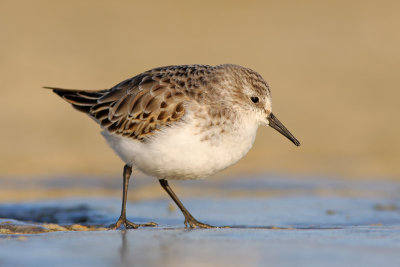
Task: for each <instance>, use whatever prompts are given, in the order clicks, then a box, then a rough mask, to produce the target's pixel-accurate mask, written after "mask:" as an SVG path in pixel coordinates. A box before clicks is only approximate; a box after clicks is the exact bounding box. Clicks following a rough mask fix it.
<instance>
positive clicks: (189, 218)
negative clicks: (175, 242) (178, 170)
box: [159, 179, 217, 228]
mask: <svg viewBox="0 0 400 267" xmlns="http://www.w3.org/2000/svg"><path fill="white" fill-rule="evenodd" d="M159 181H160V184H161V186H162V188H164V190H165V191H167V193H168V195H169V196H170V197H171V198H172V199H173V200H174V202H175V204H176V205H177V206H178V207H179V208H180V210H181V211H182V213H183V215H184V216H185V226H186V227H188V226H189V227H191V228H196V227H199V228H217V227H215V226H211V225H209V224H205V223H202V222H199V221H198V220H196V219H195V218H194V217H193V215H192V214H190V212H189V211H188V210H187V209H186V208H185V206H183V204H182V202H181V201H180V200H179V198H178V197H177V196H176V195H175V193H174V191H172V189H171V187H169V185H168V181H167V180H165V179H160V180H159Z"/></svg>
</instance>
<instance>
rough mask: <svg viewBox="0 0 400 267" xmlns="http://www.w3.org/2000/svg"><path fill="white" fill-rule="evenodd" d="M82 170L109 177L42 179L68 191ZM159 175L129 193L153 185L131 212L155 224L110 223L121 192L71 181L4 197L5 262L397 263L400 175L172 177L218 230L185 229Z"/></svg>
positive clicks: (1, 240) (1, 237)
mask: <svg viewBox="0 0 400 267" xmlns="http://www.w3.org/2000/svg"><path fill="white" fill-rule="evenodd" d="M79 180H81V182H82V183H81V184H82V186H83V188H84V189H86V190H88V191H90V188H92V189H93V190H94V191H96V188H97V187H99V186H100V185H102V184H103V182H102V180H101V179H98V180H96V179H92V178H87V179H86V180H85V178H81V179H76V180H71V179H69V180H65V178H60V179H59V181H58V182H54V180H49V181H52V182H51V183H46V182H45V180H43V181H42V183H41V186H40V187H41V188H46V186H47V189H49V190H57V189H58V188H61V187H62V188H64V189H65V190H66V192H67V191H68V190H67V189H68V188H69V189H73V188H74V187H75V186H76V185H77V184H79V183H78V182H79ZM88 181H90V182H88ZM8 184H9V186H8V189H10V188H12V186H11V184H10V182H9V183H8ZM152 184H155V181H153V180H151V179H139V181H138V182H137V183H136V187H134V188H132V190H131V191H130V195H134V194H135V193H136V194H138V195H141V194H145V191H150V196H152V197H148V198H147V199H144V200H142V201H138V200H133V201H130V202H129V203H128V218H129V219H130V220H132V221H134V222H137V223H143V222H147V221H155V222H157V223H158V224H159V226H158V227H155V228H140V229H136V230H127V231H125V230H119V231H114V230H106V229H105V228H104V227H105V226H107V225H109V224H111V223H113V222H114V221H115V220H116V219H117V217H118V215H119V209H120V199H119V195H114V193H111V194H108V195H107V194H105V195H103V196H100V195H98V196H95V195H93V196H83V195H80V196H79V194H76V192H74V190H71V192H72V193H71V195H69V196H68V195H66V194H63V195H61V196H60V197H52V198H51V199H45V198H41V199H40V200H32V199H31V200H29V201H28V200H23V199H20V200H19V201H11V202H9V203H4V202H3V203H4V204H1V205H0V218H3V219H1V220H0V229H1V230H0V231H1V233H2V234H0V246H1V247H2V249H1V250H0V264H1V266H15V265H18V266H27V265H29V266H39V265H40V266H46V265H57V266H60V265H61V266H67V265H68V266H71V265H74V266H88V265H98V266H110V265H126V266H132V265H136V266H189V265H190V266H221V265H228V266H260V265H280V266H293V265H296V266H322V265H323V266H338V265H341V266H376V265H378V264H384V265H385V266H398V265H399V264H400V259H399V257H398V251H399V249H400V243H399V240H400V199H399V195H400V194H399V193H400V184H398V183H392V182H388V181H381V182H378V181H364V182H353V183H349V182H343V181H337V180H329V179H317V178H316V179H311V178H307V179H298V178H287V177H281V176H273V175H270V176H257V177H248V178H244V179H240V178H237V179H232V180H218V181H214V182H212V181H196V182H179V183H171V185H174V187H176V191H177V193H178V194H180V195H182V201H183V202H184V203H185V205H186V206H187V208H188V209H189V210H190V211H191V212H192V214H193V215H195V217H196V218H197V219H199V220H201V221H203V222H206V223H210V224H213V225H216V226H224V225H229V226H232V227H233V228H231V229H211V230H203V229H194V230H189V229H185V228H184V224H183V216H182V215H181V213H180V212H179V211H178V210H176V209H175V208H174V206H173V205H171V201H170V200H169V199H168V198H167V197H166V196H165V195H164V194H165V193H164V192H163V191H162V190H161V188H160V189H159V193H160V194H157V193H155V192H152V193H151V191H152V190H153V189H152V188H153V187H152V186H151V185H152ZM103 185H104V184H103ZM118 187H119V181H115V183H109V184H108V185H105V190H109V192H114V191H113V190H115V191H116V192H117V191H118V190H119V188H118ZM15 190H16V191H17V189H15ZM154 191H156V189H155V188H154ZM199 192H202V194H201V193H199ZM22 252H23V255H24V256H23V257H22V256H21V253H22Z"/></svg>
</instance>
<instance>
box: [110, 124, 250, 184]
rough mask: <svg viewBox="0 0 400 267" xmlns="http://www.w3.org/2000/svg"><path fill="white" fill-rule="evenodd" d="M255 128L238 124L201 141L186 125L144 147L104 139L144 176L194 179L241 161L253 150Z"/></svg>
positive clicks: (120, 139) (128, 141) (119, 138)
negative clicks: (210, 138)
mask: <svg viewBox="0 0 400 267" xmlns="http://www.w3.org/2000/svg"><path fill="white" fill-rule="evenodd" d="M257 128H258V124H257V123H256V122H255V121H254V120H240V122H239V121H238V122H237V123H235V124H234V125H233V128H232V129H230V130H229V131H225V132H224V133H223V134H219V132H220V130H219V129H218V128H215V129H214V130H215V131H216V134H215V135H214V136H213V139H212V140H204V136H203V135H201V134H199V133H198V131H196V127H195V122H194V121H187V122H182V123H179V124H177V125H175V126H173V127H168V128H166V129H164V130H163V131H162V132H160V133H158V134H157V135H156V136H154V137H153V138H152V139H151V140H150V141H149V142H145V143H142V142H140V141H137V140H134V139H131V138H126V137H122V136H118V135H114V134H110V133H108V132H107V131H103V135H104V137H105V138H106V140H107V142H108V144H109V145H110V146H111V147H112V148H113V149H114V151H115V152H116V153H117V154H118V155H119V156H120V157H121V158H122V160H124V161H125V163H127V164H129V165H132V166H133V167H135V168H137V169H139V170H140V171H142V172H143V173H145V174H148V175H151V176H155V177H157V178H159V179H161V178H163V179H196V178H201V177H206V176H209V175H212V174H214V173H216V172H218V171H220V170H222V169H225V168H227V167H229V166H231V165H232V164H234V163H236V162H237V161H238V160H240V159H241V158H242V157H243V156H244V155H245V154H246V153H247V152H248V151H249V150H250V148H251V147H252V145H253V143H254V139H255V136H256V131H257ZM217 131H218V132H217Z"/></svg>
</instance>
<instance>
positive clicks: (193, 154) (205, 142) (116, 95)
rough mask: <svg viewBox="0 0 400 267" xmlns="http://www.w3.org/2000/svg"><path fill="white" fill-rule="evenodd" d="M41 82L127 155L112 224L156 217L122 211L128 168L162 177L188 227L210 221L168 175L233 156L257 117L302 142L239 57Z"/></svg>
mask: <svg viewBox="0 0 400 267" xmlns="http://www.w3.org/2000/svg"><path fill="white" fill-rule="evenodd" d="M45 88H48V89H52V90H53V91H54V93H56V94H58V95H59V96H60V97H62V98H63V99H64V100H66V101H67V102H69V103H70V104H72V106H73V107H74V108H75V109H77V110H79V111H81V112H83V113H86V114H87V115H89V116H90V117H91V118H92V119H94V120H95V121H96V122H97V123H98V124H100V125H101V128H102V129H103V131H102V134H103V136H104V137H105V139H106V141H107V143H108V144H109V145H110V147H111V148H112V149H113V150H114V151H115V152H116V153H117V155H118V156H119V157H120V158H121V159H122V160H123V161H124V162H125V166H124V171H123V194H122V208H121V215H120V217H119V219H118V221H117V222H116V223H115V224H113V225H112V226H111V227H112V228H114V229H117V228H119V227H121V226H122V225H123V226H124V227H125V228H137V227H139V226H155V225H157V224H155V223H152V222H150V223H148V224H135V223H133V222H130V221H128V220H127V218H126V200H127V194H128V184H129V179H130V176H131V172H132V168H136V169H138V170H139V171H141V172H143V173H145V174H147V175H150V176H153V177H155V178H157V179H159V182H160V184H161V186H162V188H163V189H164V190H165V191H166V192H167V193H168V195H169V196H170V197H171V198H172V199H173V200H174V202H175V203H176V205H177V206H178V207H179V208H180V210H181V211H182V213H183V215H184V216H185V225H186V227H191V228H196V227H200V228H212V227H214V226H211V225H209V224H206V223H202V222H199V221H198V220H196V219H195V218H194V217H193V216H192V215H191V214H190V212H189V211H188V210H187V209H186V208H185V207H184V205H183V204H182V202H181V201H180V200H179V198H178V197H177V196H176V195H175V193H174V192H173V191H172V189H171V187H170V186H169V184H168V181H169V180H173V179H178V180H179V179H198V178H202V177H207V176H210V175H212V174H214V173H216V172H218V171H221V170H223V169H225V168H227V167H229V166H231V165H233V164H235V163H236V162H237V161H239V160H240V159H241V158H242V157H243V156H244V155H245V154H246V153H247V152H248V151H249V150H250V148H251V147H252V145H253V143H254V139H255V137H256V132H257V129H258V127H259V126H260V125H269V126H270V127H272V128H273V129H275V130H277V131H278V132H279V133H281V134H282V135H284V136H285V137H287V138H288V139H289V140H290V141H292V142H293V143H294V144H295V145H296V146H299V145H300V142H299V141H298V140H297V139H296V138H295V137H294V136H293V135H292V134H291V133H290V132H289V130H288V129H286V127H285V126H284V125H283V124H282V123H281V122H280V121H279V120H278V119H277V117H276V116H275V115H274V114H273V113H272V105H271V104H272V103H271V90H270V88H269V86H268V84H267V83H266V82H265V80H264V79H263V78H262V77H261V75H260V74H258V73H257V72H255V71H253V70H251V69H248V68H245V67H242V66H239V65H232V64H224V65H218V66H208V65H180V66H166V67H160V68H154V69H152V70H149V71H146V72H143V73H141V74H139V75H136V76H134V77H132V78H130V79H127V80H125V81H123V82H121V83H119V84H117V85H115V86H114V87H112V88H111V89H106V90H96V91H89V90H69V89H61V88H55V87H45Z"/></svg>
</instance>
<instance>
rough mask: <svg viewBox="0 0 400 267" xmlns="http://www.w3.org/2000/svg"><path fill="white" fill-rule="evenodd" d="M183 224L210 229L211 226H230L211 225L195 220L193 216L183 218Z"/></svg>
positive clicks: (188, 226) (189, 226)
mask: <svg viewBox="0 0 400 267" xmlns="http://www.w3.org/2000/svg"><path fill="white" fill-rule="evenodd" d="M185 226H186V227H187V228H203V229H212V228H230V227H229V226H213V225H210V224H206V223H202V222H199V221H198V220H196V219H195V218H194V217H186V218H185Z"/></svg>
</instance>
